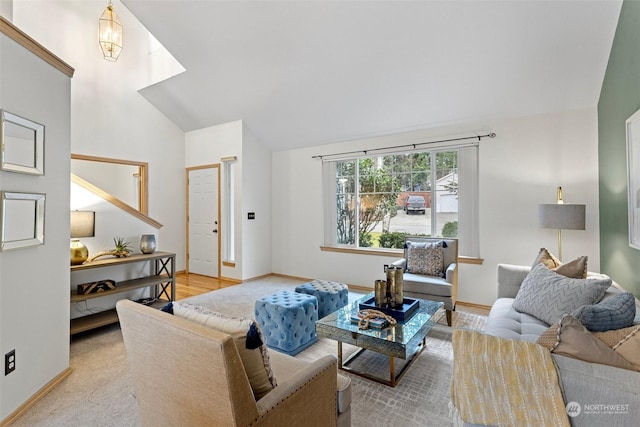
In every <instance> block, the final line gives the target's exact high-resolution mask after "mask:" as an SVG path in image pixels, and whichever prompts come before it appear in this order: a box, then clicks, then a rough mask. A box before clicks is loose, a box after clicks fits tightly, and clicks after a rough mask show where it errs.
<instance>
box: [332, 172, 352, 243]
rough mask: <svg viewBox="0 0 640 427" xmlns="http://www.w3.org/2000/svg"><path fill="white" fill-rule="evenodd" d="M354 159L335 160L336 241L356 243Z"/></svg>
mask: <svg viewBox="0 0 640 427" xmlns="http://www.w3.org/2000/svg"><path fill="white" fill-rule="evenodd" d="M355 182H356V161H355V160H346V161H341V162H336V195H337V196H336V242H337V243H339V244H342V245H355V243H356V237H355V236H356V235H355V230H356V221H355V220H356V214H355V212H356V206H355V194H354V193H355Z"/></svg>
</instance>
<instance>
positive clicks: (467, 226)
mask: <svg viewBox="0 0 640 427" xmlns="http://www.w3.org/2000/svg"><path fill="white" fill-rule="evenodd" d="M477 176H478V172H477V146H471V147H460V148H447V149H439V150H431V151H411V152H402V153H391V154H384V155H377V156H366V157H359V158H352V159H341V160H326V161H325V162H324V172H323V179H324V183H325V184H324V188H325V190H324V205H325V207H324V210H325V218H324V238H325V245H328V246H351V247H355V248H398V249H400V248H402V244H403V242H404V237H405V236H406V235H423V236H437V237H457V238H459V239H460V254H461V255H467V256H478V243H477V242H478V239H477V217H478V215H477V192H478V191H477Z"/></svg>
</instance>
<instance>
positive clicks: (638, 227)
mask: <svg viewBox="0 0 640 427" xmlns="http://www.w3.org/2000/svg"><path fill="white" fill-rule="evenodd" d="M625 131H626V137H627V197H628V205H629V206H628V208H629V246H631V247H632V248H634V249H638V250H640V110H638V111H636V112H635V113H634V114H633V115H631V117H629V118H628V119H627V120H626V121H625Z"/></svg>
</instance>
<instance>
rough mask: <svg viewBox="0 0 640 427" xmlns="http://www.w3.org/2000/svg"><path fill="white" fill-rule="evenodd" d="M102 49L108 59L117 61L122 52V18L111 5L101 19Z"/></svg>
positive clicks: (100, 35)
mask: <svg viewBox="0 0 640 427" xmlns="http://www.w3.org/2000/svg"><path fill="white" fill-rule="evenodd" d="M99 37H100V49H101V50H102V55H103V56H104V59H106V60H107V61H117V60H118V57H119V56H120V52H122V24H121V23H120V18H118V15H116V13H115V12H114V11H113V5H112V4H111V2H109V5H108V6H107V8H106V9H105V10H104V12H103V13H102V16H101V17H100V21H99Z"/></svg>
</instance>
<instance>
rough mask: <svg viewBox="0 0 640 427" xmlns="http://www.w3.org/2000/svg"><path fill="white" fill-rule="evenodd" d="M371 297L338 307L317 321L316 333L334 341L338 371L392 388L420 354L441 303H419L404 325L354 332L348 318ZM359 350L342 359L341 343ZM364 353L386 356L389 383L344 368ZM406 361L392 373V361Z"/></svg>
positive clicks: (393, 369) (377, 377) (425, 301)
mask: <svg viewBox="0 0 640 427" xmlns="http://www.w3.org/2000/svg"><path fill="white" fill-rule="evenodd" d="M372 297H373V293H370V294H368V295H365V296H364V297H362V298H360V299H358V300H356V301H354V302H352V303H350V304H349V305H347V306H345V307H342V308H341V309H339V310H338V311H336V312H334V313H331V314H330V315H328V316H326V317H324V318H322V319H320V320H318V322H317V323H316V333H317V334H318V335H320V336H322V337H325V338H331V339H334V340H336V341H337V342H338V368H339V369H342V370H344V371H347V372H350V373H353V374H355V375H358V376H361V377H363V378H367V379H370V380H373V381H376V382H378V383H381V384H385V385H388V386H391V387H395V386H396V385H397V384H398V382H399V381H400V379H401V378H402V376H403V375H404V374H405V372H406V371H407V369H408V368H409V366H410V365H411V364H412V362H413V361H414V360H415V359H416V358H417V356H418V355H419V354H420V353H422V351H423V350H424V348H425V346H426V344H425V341H426V337H427V334H428V333H429V331H431V329H432V328H433V326H434V325H435V320H434V315H435V314H436V312H437V311H438V310H440V309H442V307H443V305H444V304H443V303H441V302H435V301H427V300H419V307H418V309H417V310H416V312H415V314H414V315H413V316H411V318H409V319H408V320H406V321H405V322H404V323H400V322H398V323H397V324H396V325H395V326H392V327H388V328H385V329H375V328H370V329H364V330H362V329H358V324H357V323H352V322H351V315H352V314H356V313H357V312H358V309H359V303H360V302H361V301H365V300H367V299H370V298H372ZM343 343H346V344H351V345H354V346H357V347H360V349H359V350H357V351H356V352H355V353H354V354H352V355H351V356H349V357H348V358H347V359H346V360H343V351H342V344H343ZM365 350H370V351H374V352H376V353H381V354H384V355H387V356H389V380H386V379H384V378H380V377H379V376H376V375H373V374H371V373H368V372H363V371H359V370H356V369H354V368H352V367H350V366H348V365H349V364H350V363H351V362H353V361H354V360H355V359H356V358H358V357H359V356H360V355H361V354H362V353H363V352H364V351H365ZM396 358H400V359H404V360H406V361H407V362H406V363H405V365H404V366H403V367H402V369H401V370H400V372H399V373H398V374H396V372H395V364H396V363H395V359H396Z"/></svg>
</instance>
